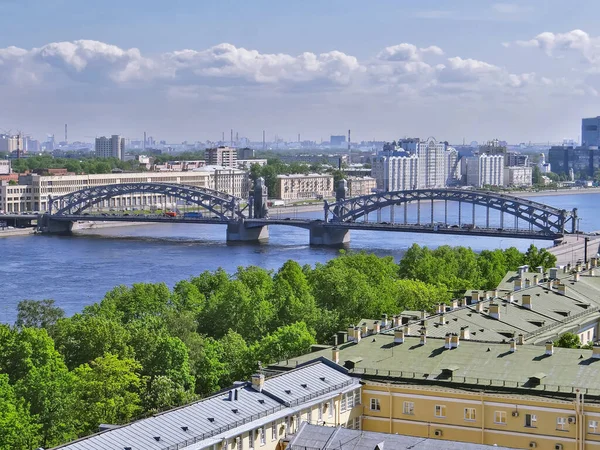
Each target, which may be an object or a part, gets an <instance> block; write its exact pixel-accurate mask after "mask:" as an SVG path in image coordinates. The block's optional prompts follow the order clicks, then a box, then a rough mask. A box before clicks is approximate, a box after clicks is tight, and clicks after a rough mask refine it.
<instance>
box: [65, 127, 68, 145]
mask: <svg viewBox="0 0 600 450" xmlns="http://www.w3.org/2000/svg"><path fill="white" fill-rule="evenodd" d="M67 142H69V139H68V136H67V124H66V123H65V144H66V143H67Z"/></svg>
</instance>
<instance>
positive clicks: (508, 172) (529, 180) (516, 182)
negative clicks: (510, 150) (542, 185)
mask: <svg viewBox="0 0 600 450" xmlns="http://www.w3.org/2000/svg"><path fill="white" fill-rule="evenodd" d="M532 184H533V169H532V168H531V167H523V166H512V167H505V168H504V186H505V187H520V186H531V185H532Z"/></svg>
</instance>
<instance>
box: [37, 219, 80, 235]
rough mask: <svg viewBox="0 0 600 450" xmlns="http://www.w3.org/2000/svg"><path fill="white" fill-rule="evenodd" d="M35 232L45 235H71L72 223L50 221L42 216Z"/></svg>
mask: <svg viewBox="0 0 600 450" xmlns="http://www.w3.org/2000/svg"><path fill="white" fill-rule="evenodd" d="M37 230H38V231H39V232H41V233H45V234H71V231H72V230H73V222H71V221H68V220H67V221H62V220H52V219H51V218H49V217H47V216H42V217H41V218H40V219H38V227H37Z"/></svg>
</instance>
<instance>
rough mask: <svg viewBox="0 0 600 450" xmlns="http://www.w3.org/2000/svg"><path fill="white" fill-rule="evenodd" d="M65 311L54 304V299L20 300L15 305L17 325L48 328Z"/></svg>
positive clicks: (62, 315)
mask: <svg viewBox="0 0 600 450" xmlns="http://www.w3.org/2000/svg"><path fill="white" fill-rule="evenodd" d="M64 315H65V312H64V311H63V310H62V309H60V308H58V307H56V306H54V300H41V301H36V300H21V301H20V302H19V304H18V306H17V321H16V323H15V325H16V326H18V327H34V328H50V327H51V326H52V325H54V324H55V323H56V321H57V320H58V319H60V318H62V317H64Z"/></svg>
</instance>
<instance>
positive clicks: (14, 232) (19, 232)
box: [0, 227, 35, 238]
mask: <svg viewBox="0 0 600 450" xmlns="http://www.w3.org/2000/svg"><path fill="white" fill-rule="evenodd" d="M34 233H35V227H34V228H11V229H9V228H5V229H4V230H0V238H3V237H9V236H28V235H30V234H34Z"/></svg>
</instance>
